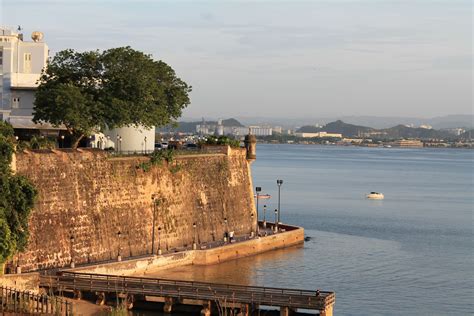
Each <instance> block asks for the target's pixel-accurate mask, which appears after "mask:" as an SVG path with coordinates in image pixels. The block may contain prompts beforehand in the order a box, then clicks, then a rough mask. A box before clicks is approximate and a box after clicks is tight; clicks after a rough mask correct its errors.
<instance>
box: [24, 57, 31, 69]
mask: <svg viewBox="0 0 474 316" xmlns="http://www.w3.org/2000/svg"><path fill="white" fill-rule="evenodd" d="M23 62H24V64H23V72H24V73H26V74H29V73H31V53H25V54H24V59H23Z"/></svg>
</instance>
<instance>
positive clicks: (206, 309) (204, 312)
mask: <svg viewBox="0 0 474 316" xmlns="http://www.w3.org/2000/svg"><path fill="white" fill-rule="evenodd" d="M201 316H211V301H209V302H207V303H206V304H203V306H202V309H201Z"/></svg>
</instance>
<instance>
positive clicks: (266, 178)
mask: <svg viewBox="0 0 474 316" xmlns="http://www.w3.org/2000/svg"><path fill="white" fill-rule="evenodd" d="M252 172H253V181H254V186H260V187H262V190H263V192H262V193H269V194H271V195H272V199H271V200H269V201H267V202H265V203H267V204H268V205H267V208H268V210H273V209H275V208H276V205H277V192H278V191H277V185H276V179H283V180H284V183H283V186H282V190H281V194H282V195H281V201H282V206H281V217H282V221H283V222H286V223H290V224H295V225H299V226H303V227H304V228H305V232H306V235H307V236H310V237H312V239H311V240H310V241H309V242H306V243H305V244H304V246H303V247H296V248H291V249H286V250H280V251H275V252H271V253H266V254H262V255H259V256H254V257H249V258H243V259H239V260H235V261H231V262H226V263H223V264H219V265H215V266H209V267H181V268H176V269H172V270H168V271H165V272H163V274H161V275H157V276H161V277H168V278H179V279H195V280H207V281H217V282H233V283H242V284H252V285H265V286H281V287H292V288H305V289H317V288H320V289H323V290H333V291H335V292H336V305H335V310H334V312H335V315H472V314H473V311H474V247H473V246H474V245H473V243H474V239H473V205H474V203H473V202H474V194H473V184H474V183H473V175H474V151H470V150H457V149H425V148H420V149H397V148H362V147H336V146H311V145H260V144H259V145H258V147H257V160H256V161H255V162H254V163H253V165H252ZM370 191H377V192H382V193H384V195H385V199H384V200H380V201H377V200H367V199H366V198H365V194H366V193H368V192H370ZM262 204H263V203H260V218H261V217H262V214H261V213H262ZM267 216H268V217H269V218H273V212H271V211H269V212H268V214H267Z"/></svg>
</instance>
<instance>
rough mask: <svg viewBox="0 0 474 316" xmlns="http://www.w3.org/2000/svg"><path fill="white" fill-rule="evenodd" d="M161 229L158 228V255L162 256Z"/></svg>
mask: <svg viewBox="0 0 474 316" xmlns="http://www.w3.org/2000/svg"><path fill="white" fill-rule="evenodd" d="M160 233H161V227H158V255H159V256H161V239H160Z"/></svg>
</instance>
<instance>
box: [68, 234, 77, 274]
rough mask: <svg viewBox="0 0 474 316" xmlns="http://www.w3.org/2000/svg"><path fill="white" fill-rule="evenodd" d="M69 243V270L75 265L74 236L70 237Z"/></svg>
mask: <svg viewBox="0 0 474 316" xmlns="http://www.w3.org/2000/svg"><path fill="white" fill-rule="evenodd" d="M69 241H70V247H71V250H70V251H71V268H73V269H74V268H75V267H76V264H75V263H74V235H71V237H69Z"/></svg>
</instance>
